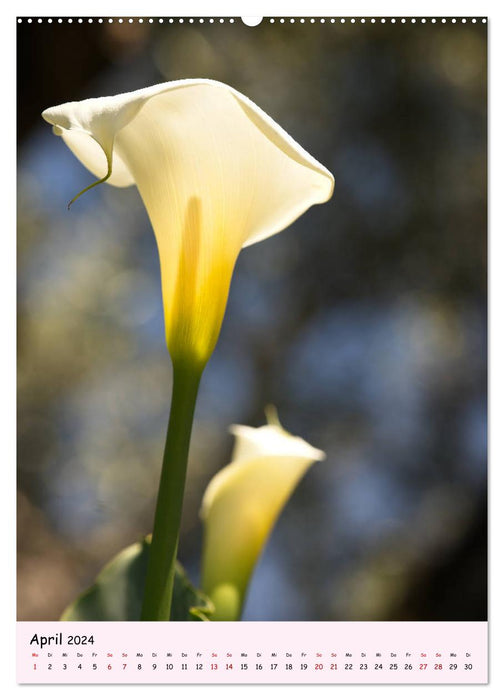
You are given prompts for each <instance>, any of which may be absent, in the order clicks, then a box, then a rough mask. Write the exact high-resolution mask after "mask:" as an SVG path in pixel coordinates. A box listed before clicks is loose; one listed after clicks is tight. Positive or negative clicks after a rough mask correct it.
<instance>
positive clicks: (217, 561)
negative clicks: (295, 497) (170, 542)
mask: <svg viewBox="0 0 504 700" xmlns="http://www.w3.org/2000/svg"><path fill="white" fill-rule="evenodd" d="M231 432H232V433H233V434H234V435H235V437H236V444H235V448H234V452H233V461H232V462H231V464H229V465H228V466H227V467H224V469H222V470H221V471H220V472H218V473H217V474H216V475H215V476H214V477H213V479H212V480H211V481H210V483H209V485H208V487H207V489H206V491H205V494H204V497H203V503H202V507H201V517H202V519H203V522H204V544H203V563H202V588H203V590H204V591H205V593H206V594H207V595H208V596H209V597H210V598H211V600H212V602H213V603H214V605H215V614H214V615H213V619H214V620H236V619H239V617H240V615H241V610H242V607H243V603H244V598H245V594H246V591H247V586H248V583H249V580H250V577H251V575H252V572H253V569H254V566H255V564H256V562H257V559H258V557H259V555H260V553H261V551H262V549H263V547H264V545H265V543H266V541H267V539H268V537H269V534H270V532H271V530H272V528H273V526H274V524H275V522H276V520H277V518H278V516H279V514H280V513H281V511H282V509H283V507H284V506H285V504H286V503H287V501H288V499H289V497H290V495H291V494H292V492H293V491H294V489H295V487H296V486H297V484H298V483H299V481H300V480H301V479H302V477H303V476H304V474H305V473H306V471H307V470H308V468H309V467H310V466H311V465H312V464H313V463H314V462H317V461H320V460H323V459H325V454H324V453H323V452H322V451H321V450H318V449H316V448H315V447H312V446H311V445H310V444H309V443H307V442H306V441H305V440H303V439H302V438H300V437H294V436H293V435H290V434H289V433H287V432H286V431H285V430H283V428H281V427H280V425H279V424H277V425H265V426H263V427H261V428H250V427H247V426H243V425H237V426H232V428H231Z"/></svg>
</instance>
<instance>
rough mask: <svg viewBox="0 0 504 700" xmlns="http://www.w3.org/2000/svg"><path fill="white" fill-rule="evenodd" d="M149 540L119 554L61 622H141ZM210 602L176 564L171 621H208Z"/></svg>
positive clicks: (210, 610) (133, 545)
mask: <svg viewBox="0 0 504 700" xmlns="http://www.w3.org/2000/svg"><path fill="white" fill-rule="evenodd" d="M149 548H150V536H148V537H146V538H145V539H143V540H142V541H141V542H137V543H136V544H132V545H131V546H130V547H127V548H126V549H123V550H122V552H119V554H117V555H116V556H115V557H114V558H113V559H112V560H111V561H110V562H109V563H108V564H107V565H106V566H105V567H104V568H103V569H102V570H101V571H100V573H99V574H98V576H97V578H96V581H95V583H94V584H93V585H92V586H91V587H90V588H88V589H87V591H84V593H82V595H80V596H79V597H78V598H77V599H76V600H75V601H74V602H73V603H72V604H71V605H69V606H68V608H66V610H65V611H64V612H63V615H62V616H61V620H63V621H74V622H83V621H90V622H101V621H105V620H110V621H126V620H140V611H141V608H142V598H143V592H144V584H145V574H146V571H147V561H148V557H149ZM212 612H213V605H212V602H211V601H210V600H209V598H207V597H206V596H205V595H204V594H203V593H201V592H200V591H198V590H197V589H196V588H194V586H193V585H192V583H191V582H190V580H189V578H188V577H187V574H186V572H185V571H184V569H183V567H182V566H181V565H180V564H179V562H177V563H176V564H175V581H174V585H173V599H172V609H171V620H188V621H194V620H208V619H209V618H208V615H209V614H211V613H212Z"/></svg>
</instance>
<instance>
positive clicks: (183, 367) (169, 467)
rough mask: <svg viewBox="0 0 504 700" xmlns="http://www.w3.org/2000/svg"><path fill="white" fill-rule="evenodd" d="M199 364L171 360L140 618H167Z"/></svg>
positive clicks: (200, 371) (169, 608)
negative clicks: (167, 415)
mask: <svg viewBox="0 0 504 700" xmlns="http://www.w3.org/2000/svg"><path fill="white" fill-rule="evenodd" d="M202 371H203V370H202V368H200V367H197V366H192V365H187V364H179V363H176V362H174V364H173V394H172V403H171V410H170V420H169V423H168V431H167V434H166V445H165V451H164V456H163V467H162V470H161V480H160V483H159V491H158V498H157V504H156V514H155V517H154V529H153V532H152V543H151V547H150V554H149V562H148V566H147V576H146V580H145V592H144V599H143V605H142V620H169V619H170V612H171V600H172V592H173V579H174V574H175V561H176V558H177V546H178V538H179V530H180V519H181V515H182V503H183V500H184V487H185V478H186V470H187V457H188V454H189V441H190V438H191V429H192V422H193V416H194V407H195V404H196V397H197V394H198V387H199V382H200V379H201V374H202Z"/></svg>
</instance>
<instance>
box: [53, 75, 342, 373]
mask: <svg viewBox="0 0 504 700" xmlns="http://www.w3.org/2000/svg"><path fill="white" fill-rule="evenodd" d="M42 116H43V117H44V119H45V120H46V121H48V122H49V123H50V124H52V125H53V127H54V133H55V134H57V135H59V136H61V137H62V138H63V140H64V141H65V143H66V144H67V145H68V146H69V148H70V149H71V150H72V151H73V153H74V154H75V155H76V156H77V157H78V158H79V159H80V160H81V161H82V163H83V164H84V165H85V166H86V167H87V168H88V169H89V170H90V171H91V172H92V173H94V174H95V175H96V176H97V177H98V178H100V179H99V180H98V182H97V183H94V184H99V183H100V182H105V181H107V182H108V183H109V184H111V185H116V186H118V187H124V186H127V185H132V184H136V185H137V187H138V189H139V191H140V195H141V197H142V199H143V201H144V204H145V206H146V208H147V211H148V213H149V217H150V220H151V223H152V226H153V228H154V232H155V235H156V240H157V245H158V250H159V256H160V262H161V279H162V289H163V301H164V310H165V326H166V338H167V344H168V349H169V351H170V354H171V355H172V359H173V361H174V362H177V360H179V359H180V360H183V361H190V362H191V363H193V364H198V365H199V366H204V364H205V363H206V361H207V360H208V358H209V356H210V355H211V353H212V351H213V349H214V346H215V343H216V341H217V338H218V335H219V331H220V327H221V323H222V319H223V316H224V311H225V307H226V302H227V296H228V291H229V285H230V282H231V277H232V273H233V268H234V265H235V262H236V258H237V256H238V253H239V252H240V249H241V248H242V247H243V246H246V245H249V244H251V243H255V242H257V241H260V240H262V239H264V238H267V237H268V236H271V235H273V234H275V233H277V232H278V231H281V230H282V229H284V228H285V227H286V226H288V225H289V224H290V223H292V221H294V220H295V219H296V218H297V217H298V216H300V215H301V214H302V213H303V212H304V211H306V209H308V207H310V206H311V205H312V204H316V203H322V202H325V201H327V200H328V199H329V198H330V197H331V195H332V191H333V183H334V181H333V177H332V175H331V173H330V172H329V171H328V170H326V168H324V167H323V166H322V165H321V164H320V163H318V162H317V161H316V160H315V159H314V158H312V156H310V155H309V154H308V153H307V152H306V151H305V150H304V149H303V148H301V146H299V145H298V144H297V143H296V142H295V141H294V140H293V139H292V138H291V137H290V136H289V135H288V134H287V133H286V132H285V131H284V130H283V129H282V128H281V127H280V126H279V125H278V124H276V123H275V122H274V121H273V120H272V119H271V118H270V117H268V116H267V115H266V114H265V113H264V112H263V111H262V110H261V109H260V108H259V107H257V106H256V105H255V104H254V103H253V102H251V101H250V100H249V99H247V98H246V97H245V96H244V95H242V94H240V93H239V92H237V91H236V90H234V89H233V88H231V87H229V86H228V85H225V84H223V83H219V82H215V81H212V80H179V81H175V82H169V83H163V84H161V85H154V86H152V87H149V88H145V89H143V90H137V91H135V92H130V93H126V94H122V95H116V96H114V97H103V98H99V99H88V100H83V101H81V102H68V103H66V104H62V105H60V106H58V107H52V108H49V109H46V110H45V111H44V112H43V115H42ZM91 186H92V185H91ZM91 186H90V187H91ZM90 187H88V188H86V189H90Z"/></svg>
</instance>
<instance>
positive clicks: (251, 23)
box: [241, 17, 263, 27]
mask: <svg viewBox="0 0 504 700" xmlns="http://www.w3.org/2000/svg"><path fill="white" fill-rule="evenodd" d="M262 20H263V18H262V17H242V18H241V21H242V22H243V24H246V25H247V27H257V26H258V25H259V24H261V22H262Z"/></svg>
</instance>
